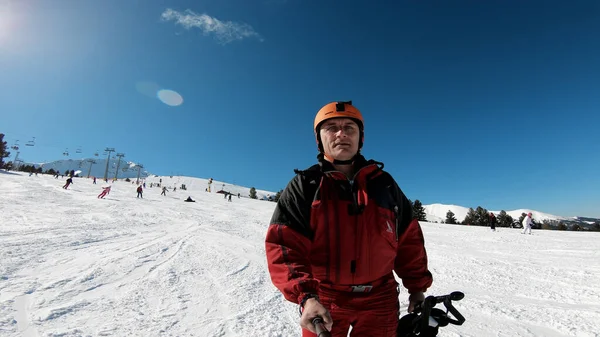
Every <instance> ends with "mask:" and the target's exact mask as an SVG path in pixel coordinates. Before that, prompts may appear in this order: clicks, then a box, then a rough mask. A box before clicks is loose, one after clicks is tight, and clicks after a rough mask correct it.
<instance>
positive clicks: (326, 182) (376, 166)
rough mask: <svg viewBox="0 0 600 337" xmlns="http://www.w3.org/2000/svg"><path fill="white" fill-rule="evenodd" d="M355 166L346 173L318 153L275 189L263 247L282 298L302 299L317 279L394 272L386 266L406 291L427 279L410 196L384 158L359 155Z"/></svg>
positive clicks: (373, 281)
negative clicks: (278, 193)
mask: <svg viewBox="0 0 600 337" xmlns="http://www.w3.org/2000/svg"><path fill="white" fill-rule="evenodd" d="M355 167H356V168H357V171H356V172H357V173H356V174H355V176H354V178H353V179H352V180H349V179H348V178H347V177H346V176H345V175H344V174H343V173H341V172H339V171H336V170H334V168H333V166H332V165H331V164H330V163H329V162H327V161H324V160H320V162H319V164H318V165H314V166H312V167H311V168H309V169H308V170H305V171H296V176H295V177H294V178H293V179H292V180H291V181H290V182H289V184H288V185H287V187H286V188H285V190H284V191H283V192H282V193H281V196H280V199H279V201H278V202H277V206H276V207H275V211H274V213H273V216H272V218H271V223H270V225H269V229H268V231H267V235H266V239H265V248H266V255H267V262H268V267H269V272H270V274H271V280H272V282H273V284H274V285H275V286H276V287H277V288H278V289H279V290H280V291H281V292H282V293H283V295H284V297H285V298H286V299H287V300H288V301H291V302H295V303H301V302H302V301H303V300H304V298H305V297H306V296H307V295H312V294H317V293H318V291H317V290H318V288H319V286H324V287H331V288H334V289H335V288H337V287H340V286H341V287H342V288H344V287H345V286H348V288H349V289H350V288H353V287H355V288H353V289H363V288H360V287H364V286H367V287H368V286H369V285H373V286H376V285H377V284H381V283H382V282H381V281H382V280H383V281H389V280H393V274H392V270H394V271H395V272H396V274H397V275H398V276H399V277H400V278H401V279H402V283H403V285H404V287H405V288H407V289H408V291H409V293H413V292H418V291H425V290H426V289H427V288H429V287H430V286H431V283H432V276H431V273H430V272H429V270H428V268H427V253H426V251H425V246H424V239H423V233H422V231H421V227H420V225H419V222H418V221H417V220H413V219H412V207H411V204H410V202H409V201H408V199H407V198H406V196H404V193H403V192H402V191H401V190H400V188H399V187H398V185H397V184H396V181H395V180H394V179H393V178H392V177H391V175H390V174H388V173H387V172H385V171H383V164H382V163H378V162H375V161H372V160H370V161H366V160H365V159H364V157H362V156H360V155H359V156H358V158H357V159H356V160H355ZM364 289H367V288H364Z"/></svg>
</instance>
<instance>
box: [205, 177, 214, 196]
mask: <svg viewBox="0 0 600 337" xmlns="http://www.w3.org/2000/svg"><path fill="white" fill-rule="evenodd" d="M212 182H213V179H212V178H210V179H208V188H207V189H206V191H207V192H209V193H210V185H211V184H212Z"/></svg>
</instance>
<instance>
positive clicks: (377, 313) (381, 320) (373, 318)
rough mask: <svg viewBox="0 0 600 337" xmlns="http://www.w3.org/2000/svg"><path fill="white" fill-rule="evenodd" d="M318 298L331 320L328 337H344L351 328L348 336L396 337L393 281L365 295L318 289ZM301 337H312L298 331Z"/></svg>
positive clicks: (396, 326) (396, 306)
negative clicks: (329, 336) (331, 324)
mask: <svg viewBox="0 0 600 337" xmlns="http://www.w3.org/2000/svg"><path fill="white" fill-rule="evenodd" d="M319 298H320V301H321V303H322V304H323V306H325V308H327V309H328V310H329V313H330V314H331V318H332V319H333V327H332V328H331V336H333V337H346V336H348V331H349V329H350V326H352V332H350V336H352V337H396V336H397V334H396V329H397V328H398V317H399V312H400V304H399V302H398V289H397V283H396V282H390V283H388V284H385V285H382V286H380V287H378V288H375V289H373V290H372V291H370V292H368V293H353V292H343V291H337V290H329V289H324V288H323V287H321V289H319ZM302 337H316V335H315V334H314V333H312V332H310V331H308V330H305V329H302Z"/></svg>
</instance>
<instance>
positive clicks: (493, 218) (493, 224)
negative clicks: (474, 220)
mask: <svg viewBox="0 0 600 337" xmlns="http://www.w3.org/2000/svg"><path fill="white" fill-rule="evenodd" d="M490 228H491V229H492V231H494V232H495V231H496V216H495V215H494V213H491V212H490Z"/></svg>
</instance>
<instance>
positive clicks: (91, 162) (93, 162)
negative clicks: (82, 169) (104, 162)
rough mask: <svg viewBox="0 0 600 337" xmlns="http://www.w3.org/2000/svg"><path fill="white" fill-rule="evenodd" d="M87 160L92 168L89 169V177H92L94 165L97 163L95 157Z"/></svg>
mask: <svg viewBox="0 0 600 337" xmlns="http://www.w3.org/2000/svg"><path fill="white" fill-rule="evenodd" d="M87 162H89V163H90V168H89V170H88V176H87V177H88V178H89V177H90V173H92V165H94V164H96V161H95V160H94V159H88V160H87Z"/></svg>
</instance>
